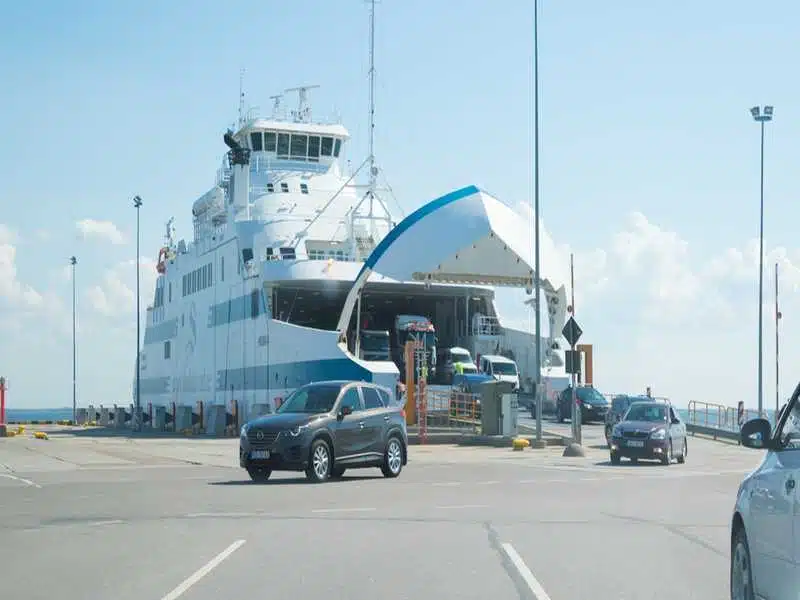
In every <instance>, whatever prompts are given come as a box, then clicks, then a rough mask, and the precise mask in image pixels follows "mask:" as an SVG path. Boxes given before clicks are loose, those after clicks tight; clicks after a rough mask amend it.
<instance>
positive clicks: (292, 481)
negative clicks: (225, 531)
mask: <svg viewBox="0 0 800 600" xmlns="http://www.w3.org/2000/svg"><path fill="white" fill-rule="evenodd" d="M371 479H385V478H384V477H383V476H382V475H366V476H356V477H347V476H345V477H340V478H338V479H329V480H328V481H326V482H325V485H335V484H337V483H340V484H347V483H356V482H359V481H368V480H371ZM208 485H215V486H216V485H220V486H229V485H314V484H313V483H311V482H309V481H308V480H307V479H306V478H305V477H304V476H303V477H292V478H288V477H287V478H279V479H268V480H267V481H264V482H255V481H253V480H251V479H230V480H227V481H209V482H208Z"/></svg>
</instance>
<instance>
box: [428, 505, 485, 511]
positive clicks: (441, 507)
mask: <svg viewBox="0 0 800 600" xmlns="http://www.w3.org/2000/svg"><path fill="white" fill-rule="evenodd" d="M434 508H438V509H440V510H456V509H459V508H489V507H488V505H486V504H454V505H451V506H434Z"/></svg>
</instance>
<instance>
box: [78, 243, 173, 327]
mask: <svg viewBox="0 0 800 600" xmlns="http://www.w3.org/2000/svg"><path fill="white" fill-rule="evenodd" d="M155 265H156V263H155V262H154V261H153V260H152V259H149V258H145V257H141V258H140V260H139V268H140V269H141V270H140V290H141V293H142V296H141V298H142V299H141V303H140V306H141V309H142V311H144V310H145V307H146V305H147V303H148V300H145V299H148V298H151V297H152V295H153V290H154V289H155V282H156V278H157V277H158V273H157V272H156V269H155ZM86 298H87V299H88V300H89V302H90V303H91V306H92V308H93V309H94V310H95V311H97V312H98V313H99V314H100V315H103V316H105V317H113V318H117V317H122V316H125V315H132V314H133V313H135V312H136V261H134V260H127V261H123V262H120V263H118V264H117V265H115V266H114V267H113V268H110V269H108V270H106V272H105V273H104V274H103V279H102V282H101V283H98V284H96V285H94V286H92V287H90V288H89V289H88V290H87V292H86Z"/></svg>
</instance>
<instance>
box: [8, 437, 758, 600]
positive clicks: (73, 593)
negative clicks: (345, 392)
mask: <svg viewBox="0 0 800 600" xmlns="http://www.w3.org/2000/svg"><path fill="white" fill-rule="evenodd" d="M566 426H567V427H568V426H569V424H566ZM548 429H552V428H550V427H548ZM594 429H597V431H599V438H597V436H596V432H594ZM584 432H585V433H584V441H585V446H586V448H587V456H586V457H585V458H563V457H561V451H562V450H563V448H559V447H553V448H547V449H543V450H531V449H528V450H525V451H523V452H513V451H511V450H510V449H497V448H473V447H469V448H462V447H456V446H420V447H412V448H411V451H410V458H409V464H408V466H407V467H406V469H405V470H404V471H403V473H402V474H401V475H400V477H399V478H398V479H395V480H388V479H384V478H383V477H382V476H381V474H380V472H379V471H378V470H377V469H376V470H369V471H353V472H348V473H347V474H346V475H345V477H344V479H343V480H342V481H336V482H329V483H326V484H322V485H311V484H307V483H305V481H304V480H303V479H302V478H299V477H297V476H295V475H294V474H276V475H273V480H271V481H270V482H269V483H267V484H265V485H256V484H252V483H250V482H249V480H248V479H247V475H246V473H244V471H242V470H241V469H239V468H238V466H237V457H236V452H237V449H236V446H237V440H235V439H223V440H211V439H208V440H205V439H130V438H125V437H116V438H105V439H104V438H97V437H94V438H83V437H78V436H73V435H68V434H63V435H55V434H54V435H51V436H50V439H49V440H35V439H32V438H30V437H22V438H11V439H0V590H2V592H0V597H4V598H14V599H20V600H23V599H31V600H33V599H40V598H41V599H45V598H47V599H50V598H53V597H58V598H61V599H64V600H78V599H80V600H99V599H104V600H105V599H112V598H113V599H115V600H129V599H130V600H133V599H136V600H149V599H152V600H178V599H181V600H212V599H213V600H218V599H219V598H237V597H254V596H261V597H279V596H282V595H286V597H301V598H312V597H317V596H318V595H319V596H324V597H326V598H332V599H338V598H341V599H343V600H345V599H346V600H367V599H370V600H372V599H374V598H375V597H381V598H385V599H387V600H396V599H401V598H414V599H419V598H487V597H491V598H493V599H496V600H502V599H506V598H508V599H516V598H524V599H529V600H530V599H536V600H585V599H586V598H593V599H605V598H608V599H613V600H619V599H625V600H636V599H648V600H651V599H653V600H658V599H668V598H669V599H673V598H682V599H685V600H690V599H695V598H696V599H698V600H699V599H702V600H715V599H724V598H727V597H728V588H727V578H728V556H729V535H730V534H729V520H730V511H731V508H732V506H733V502H734V498H735V493H736V489H737V486H738V484H739V481H740V480H741V478H742V477H743V476H744V475H745V474H746V473H747V472H749V471H750V470H752V469H753V468H754V467H755V466H756V465H757V464H758V462H759V460H760V459H761V457H762V454H761V453H760V452H757V451H752V450H746V449H743V448H741V447H738V446H735V445H730V444H724V443H719V442H713V441H708V440H702V439H690V440H689V442H690V444H689V457H688V461H687V463H686V464H685V465H678V464H673V465H671V466H669V467H664V466H660V465H657V464H652V465H650V464H646V463H642V464H639V465H637V466H629V465H626V464H624V463H623V465H621V466H617V467H613V466H611V465H610V464H609V463H608V455H607V450H605V449H604V448H603V447H602V444H601V443H600V440H602V428H601V427H600V426H593V425H587V426H586V427H585V429H584ZM587 432H588V434H587ZM595 439H597V441H598V443H594V442H593V440H595Z"/></svg>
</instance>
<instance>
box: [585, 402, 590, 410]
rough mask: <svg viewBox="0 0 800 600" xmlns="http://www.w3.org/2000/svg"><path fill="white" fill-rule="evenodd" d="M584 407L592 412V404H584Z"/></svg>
mask: <svg viewBox="0 0 800 600" xmlns="http://www.w3.org/2000/svg"><path fill="white" fill-rule="evenodd" d="M583 405H584V406H585V407H586V410H592V405H591V404H586V403H585V402H584V403H583Z"/></svg>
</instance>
